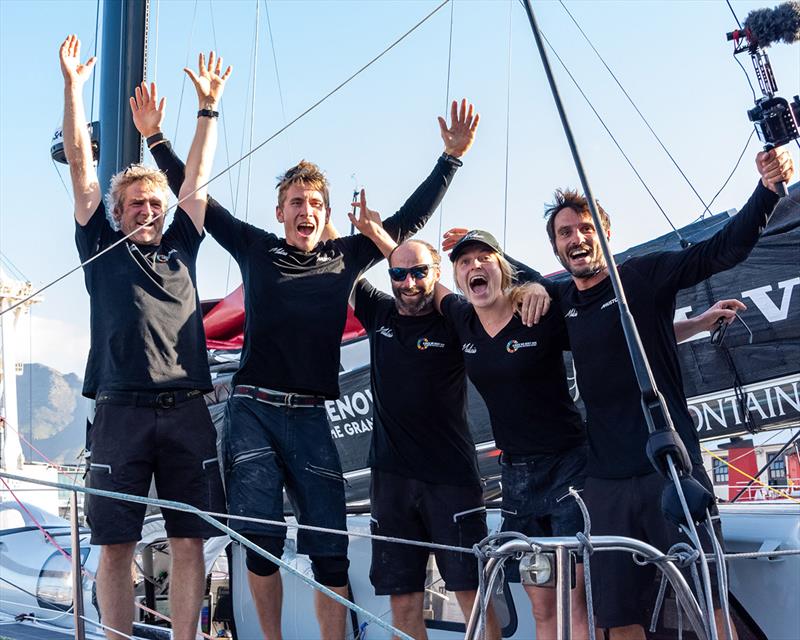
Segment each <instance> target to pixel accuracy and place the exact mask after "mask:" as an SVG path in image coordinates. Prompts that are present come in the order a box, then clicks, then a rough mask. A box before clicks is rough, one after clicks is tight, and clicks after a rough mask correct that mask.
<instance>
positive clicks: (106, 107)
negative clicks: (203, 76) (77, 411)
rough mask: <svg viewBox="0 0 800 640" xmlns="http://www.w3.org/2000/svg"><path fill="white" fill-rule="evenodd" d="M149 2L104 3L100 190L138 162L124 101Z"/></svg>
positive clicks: (140, 75) (143, 44)
mask: <svg viewBox="0 0 800 640" xmlns="http://www.w3.org/2000/svg"><path fill="white" fill-rule="evenodd" d="M149 15H150V0H105V2H104V3H103V46H102V49H101V52H102V56H103V58H102V65H101V76H100V161H99V165H98V168H97V174H98V177H99V179H100V186H101V188H102V190H103V192H105V191H106V190H107V189H108V184H109V181H110V180H111V176H112V175H114V174H115V173H116V172H117V171H120V170H121V169H123V168H124V167H126V166H128V165H129V164H131V163H134V162H141V160H142V140H141V136H139V132H138V131H136V127H134V126H133V121H132V120H131V114H130V107H129V105H128V98H130V96H132V95H133V93H134V89H135V88H136V87H137V86H138V84H139V83H140V82H141V81H142V80H143V79H144V74H145V69H146V65H145V62H146V56H147V26H148V19H149Z"/></svg>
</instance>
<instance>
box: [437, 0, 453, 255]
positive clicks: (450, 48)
mask: <svg viewBox="0 0 800 640" xmlns="http://www.w3.org/2000/svg"><path fill="white" fill-rule="evenodd" d="M449 1H450V37H449V39H448V41H447V84H446V88H445V98H444V114H445V119H447V114H448V113H449V112H450V69H451V64H452V61H453V13H454V12H455V6H456V3H455V0H449ZM439 6H440V7H441V6H442V5H439ZM438 10H439V7H437V8H436V9H435V11H438ZM443 223H444V204H439V235H438V236H437V237H436V238H437V242H439V241H440V240H441V238H442V224H443Z"/></svg>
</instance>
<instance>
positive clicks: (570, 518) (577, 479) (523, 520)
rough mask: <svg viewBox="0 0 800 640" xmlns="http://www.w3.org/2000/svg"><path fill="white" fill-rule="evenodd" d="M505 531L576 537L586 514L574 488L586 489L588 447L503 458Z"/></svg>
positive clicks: (501, 458)
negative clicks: (573, 493) (580, 505)
mask: <svg viewBox="0 0 800 640" xmlns="http://www.w3.org/2000/svg"><path fill="white" fill-rule="evenodd" d="M500 470H501V482H502V485H503V504H502V513H503V526H502V530H503V531H516V532H518V533H522V534H524V535H526V536H530V537H549V536H574V535H575V534H576V533H578V532H579V531H583V529H584V524H583V515H582V514H581V510H580V507H579V506H578V503H577V501H576V500H575V499H574V498H573V497H572V496H571V495H569V489H570V487H574V488H575V489H578V490H580V489H583V484H584V481H585V476H586V446H585V445H581V446H579V447H575V448H573V449H569V450H567V451H564V452H561V453H555V454H539V455H526V456H519V455H508V454H506V453H503V454H502V455H501V457H500Z"/></svg>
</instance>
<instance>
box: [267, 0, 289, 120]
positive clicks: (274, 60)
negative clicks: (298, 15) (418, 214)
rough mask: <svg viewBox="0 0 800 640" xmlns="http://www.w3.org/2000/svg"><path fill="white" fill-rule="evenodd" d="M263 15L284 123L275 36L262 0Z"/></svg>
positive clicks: (284, 113)
mask: <svg viewBox="0 0 800 640" xmlns="http://www.w3.org/2000/svg"><path fill="white" fill-rule="evenodd" d="M264 16H265V17H266V19H267V33H269V44H270V46H271V47H272V66H273V67H274V69H275V81H276V83H277V85H278V99H279V100H280V103H281V116H282V117H283V122H284V124H285V123H286V107H285V106H284V103H283V89H282V88H281V74H280V73H279V71H278V55H277V53H276V52H275V38H274V37H273V36H272V22H271V21H270V19H269V3H268V2H267V0H264Z"/></svg>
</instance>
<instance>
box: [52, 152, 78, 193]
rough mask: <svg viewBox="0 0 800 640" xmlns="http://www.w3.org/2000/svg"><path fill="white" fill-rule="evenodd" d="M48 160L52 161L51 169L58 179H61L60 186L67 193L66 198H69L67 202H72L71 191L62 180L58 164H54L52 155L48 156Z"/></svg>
mask: <svg viewBox="0 0 800 640" xmlns="http://www.w3.org/2000/svg"><path fill="white" fill-rule="evenodd" d="M50 162H52V163H53V169H55V170H56V175H57V176H58V179H59V180H60V181H61V186H62V187H64V191H65V192H66V194H67V198H68V199H69V202H70V203H72V202H73V198H72V192H71V191H70V190H69V187H68V186H67V183H66V182H64V176H62V175H61V171H59V169H58V165H57V164H56V161H55V160H53V158H52V156H51V157H50Z"/></svg>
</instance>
